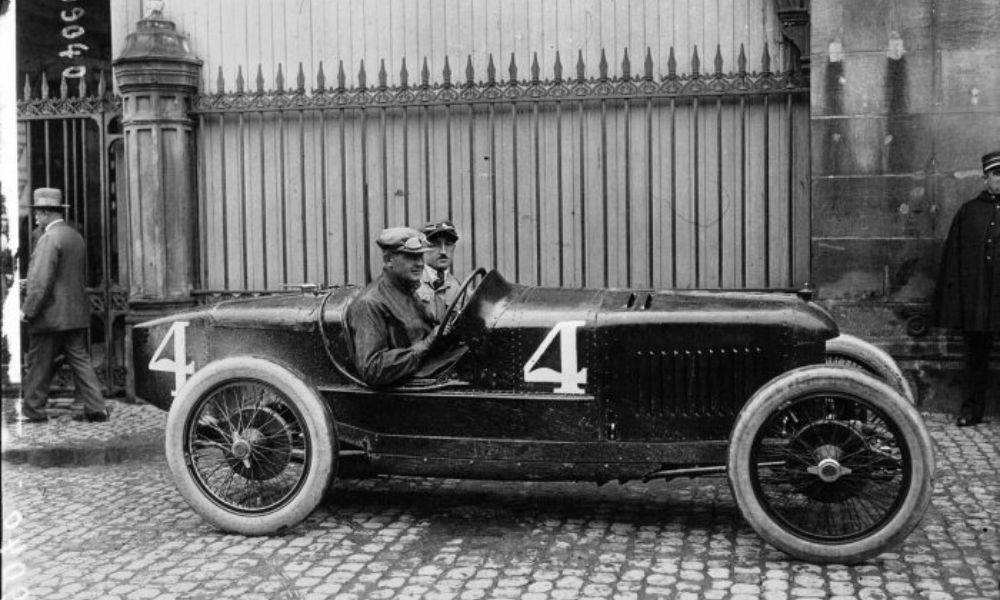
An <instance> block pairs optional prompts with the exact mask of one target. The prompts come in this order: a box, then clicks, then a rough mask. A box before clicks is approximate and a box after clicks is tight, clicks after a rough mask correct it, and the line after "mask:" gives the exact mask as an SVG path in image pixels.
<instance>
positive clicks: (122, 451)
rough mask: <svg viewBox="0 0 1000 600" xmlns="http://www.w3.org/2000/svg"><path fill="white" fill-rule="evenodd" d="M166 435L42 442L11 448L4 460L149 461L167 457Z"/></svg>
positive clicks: (40, 463) (68, 463)
mask: <svg viewBox="0 0 1000 600" xmlns="http://www.w3.org/2000/svg"><path fill="white" fill-rule="evenodd" d="M163 444H164V438H163V436H162V435H160V436H155V437H152V438H150V437H149V436H142V438H141V439H139V438H127V437H119V438H113V439H110V440H107V441H105V442H101V443H100V444H70V445H65V444H63V445H42V446H35V447H31V448H8V449H6V450H3V451H2V452H0V460H2V461H3V462H5V463H9V464H15V465H25V464H26V465H31V466H34V467H46V468H49V467H90V466H98V465H110V464H117V463H120V462H124V461H126V460H149V459H153V458H159V457H162V456H163Z"/></svg>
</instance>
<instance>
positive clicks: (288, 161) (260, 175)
mask: <svg viewBox="0 0 1000 600" xmlns="http://www.w3.org/2000/svg"><path fill="white" fill-rule="evenodd" d="M741 48H742V47H741ZM601 57H602V58H601V61H600V63H599V64H598V65H596V67H597V69H596V71H597V73H596V77H595V76H594V75H593V74H591V75H590V76H588V72H587V66H585V65H584V62H583V54H582V52H581V53H580V54H579V55H578V56H577V57H575V60H574V61H573V63H572V64H571V65H570V66H567V67H564V65H563V64H562V62H561V59H560V56H559V54H558V53H557V54H556V57H555V64H554V65H552V68H551V74H552V77H551V78H549V79H543V75H542V70H541V67H540V65H539V64H538V60H537V55H536V56H533V57H532V60H531V61H530V67H529V68H528V69H527V74H528V78H527V79H525V78H523V76H524V73H525V70H524V69H523V67H519V66H518V63H517V61H516V60H515V57H514V56H511V57H510V61H509V63H508V64H507V65H506V66H505V67H504V66H499V65H497V64H496V63H495V62H494V59H493V57H492V55H491V56H490V57H489V63H488V65H486V69H485V73H483V72H482V71H479V72H477V71H476V70H475V68H474V65H473V62H472V57H471V55H470V56H469V57H468V59H467V60H466V61H465V64H464V67H462V68H460V69H456V70H457V71H458V72H459V73H460V75H458V76H457V77H456V79H457V80H453V73H452V67H451V65H450V64H449V62H448V60H447V59H446V60H445V62H444V65H443V70H442V71H441V75H440V77H441V82H440V83H432V82H431V72H430V68H429V66H428V64H427V61H426V60H425V61H424V62H423V63H422V64H421V65H420V67H419V70H415V71H411V70H410V69H409V68H408V66H407V65H408V64H411V63H407V62H405V61H404V62H403V64H402V70H401V72H400V76H399V80H400V84H399V85H397V86H390V85H389V84H388V74H387V72H386V69H385V64H384V61H383V62H382V63H380V65H379V67H378V69H377V70H376V72H375V77H374V79H376V82H374V85H373V84H372V82H370V77H371V72H370V70H368V69H366V66H365V65H364V64H363V63H362V64H361V65H360V66H359V69H358V71H357V85H356V86H355V87H349V85H348V78H349V75H348V73H347V69H348V67H346V66H345V65H344V64H343V63H342V62H341V63H339V64H338V66H337V68H336V70H335V74H334V75H333V76H332V77H330V78H329V79H328V78H327V75H326V74H324V71H323V64H322V63H320V64H319V69H318V72H317V73H316V75H315V86H314V87H312V89H311V90H310V89H308V88H307V86H308V85H310V84H307V79H306V74H305V73H304V72H303V68H302V66H301V64H300V66H299V67H298V70H297V71H298V72H297V74H296V76H295V77H294V83H293V84H292V85H291V86H290V87H286V82H285V78H284V75H283V72H282V69H281V67H280V65H279V68H278V71H277V78H276V80H275V88H274V89H265V81H264V75H263V72H262V68H261V67H260V66H257V67H256V68H255V69H253V70H250V71H248V73H254V72H255V73H256V74H255V75H254V76H251V77H250V78H249V81H248V78H246V77H245V76H244V70H243V68H240V69H238V71H237V73H236V78H235V81H233V80H229V81H227V80H226V79H225V78H224V74H223V73H222V72H221V69H220V71H219V73H218V75H217V76H216V75H215V74H211V75H209V74H206V76H207V77H214V78H215V83H216V85H215V87H216V91H215V92H214V93H203V94H201V95H199V96H198V97H196V98H195V101H194V103H193V107H192V111H191V113H192V114H193V115H194V116H195V117H196V118H197V122H198V132H199V133H198V136H199V137H198V147H199V150H198V164H199V173H198V179H199V196H200V204H201V214H200V215H199V222H200V223H201V224H202V229H201V232H202V235H201V240H200V246H201V249H200V257H201V261H202V262H201V265H202V269H203V272H202V274H201V281H202V285H203V286H204V288H205V290H241V291H259V290H273V289H280V288H281V286H283V285H285V284H289V283H296V282H302V281H309V282H313V283H345V282H350V283H358V282H362V281H365V280H366V278H367V277H370V273H372V272H373V271H375V270H377V269H378V268H379V267H378V264H377V259H378V257H377V256H374V255H373V253H372V252H371V240H372V236H373V235H375V234H376V233H377V231H378V230H379V229H381V228H382V227H386V226H389V225H395V224H400V223H408V224H420V223H422V222H424V221H426V220H428V219H431V218H441V217H442V216H448V217H451V218H452V219H453V220H455V222H456V224H457V225H458V227H459V229H460V230H461V231H462V232H463V235H464V236H465V237H463V240H464V241H463V243H462V244H460V245H459V247H458V249H457V256H456V270H457V271H459V272H469V271H470V270H471V269H472V268H473V267H477V266H494V267H497V268H499V269H501V270H502V271H503V272H504V273H505V274H506V275H507V276H508V277H511V278H513V279H514V280H516V281H521V282H525V283H533V284H540V285H558V286H567V287H576V286H602V287H618V286H624V287H634V286H649V287H655V288H698V287H708V288H747V287H755V288H758V287H760V288H775V287H798V286H801V285H802V284H803V283H805V282H806V281H807V280H808V277H809V270H808V268H809V258H808V254H809V198H808V194H809V185H808V178H809V163H808V156H809V133H808V132H809V129H808V117H809V103H808V99H809V86H808V80H807V78H806V77H805V75H804V74H803V73H802V72H801V71H792V72H781V73H775V72H772V71H771V56H770V53H769V51H768V49H767V46H766V45H765V46H764V52H763V55H762V56H760V57H759V59H758V58H757V57H755V58H754V59H753V61H754V62H757V61H758V60H759V63H758V64H759V65H760V71H750V70H749V69H748V63H749V62H750V61H749V60H748V59H747V57H746V56H745V54H744V53H743V52H742V50H741V52H740V54H739V56H738V59H737V61H736V64H735V65H731V66H730V69H731V70H729V71H728V72H727V71H725V70H724V64H723V58H722V53H721V48H719V47H717V48H715V49H714V51H713V52H712V59H711V60H710V63H709V64H710V66H709V67H708V68H707V69H706V68H703V67H702V60H701V58H700V56H699V53H698V49H697V47H695V48H694V49H693V51H692V53H691V56H690V60H677V59H676V58H675V56H674V52H673V50H672V49H671V52H670V55H669V60H668V61H667V63H666V64H665V65H661V66H660V68H661V69H664V67H665V69H664V70H665V72H663V73H661V74H657V72H656V68H655V65H654V64H653V59H652V55H651V52H650V51H649V49H646V52H645V53H644V56H643V57H642V58H641V59H640V60H639V61H637V62H638V65H637V68H634V67H633V63H632V60H631V59H630V57H629V54H628V52H627V51H626V52H625V53H624V55H623V56H622V59H621V69H620V72H621V76H616V77H612V76H611V75H610V74H609V71H610V69H609V63H608V60H607V57H606V55H605V54H604V53H603V52H602V55H601ZM707 62H708V61H707ZM683 63H686V65H685V64H683ZM594 66H595V65H590V69H591V73H593V70H594ZM685 70H686V71H687V72H686V73H685V72H684V71H685ZM504 71H506V73H504ZM484 74H485V76H486V78H485V81H484V80H482V79H481V77H482V76H483V75H484ZM504 76H506V79H502V78H503V77H504ZM411 79H418V81H414V82H413V83H411ZM233 84H235V85H233ZM331 84H332V85H331Z"/></svg>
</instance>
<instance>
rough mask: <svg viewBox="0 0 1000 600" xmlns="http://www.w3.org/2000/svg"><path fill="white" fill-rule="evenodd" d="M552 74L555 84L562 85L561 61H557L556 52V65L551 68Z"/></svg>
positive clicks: (557, 54) (557, 53)
mask: <svg viewBox="0 0 1000 600" xmlns="http://www.w3.org/2000/svg"><path fill="white" fill-rule="evenodd" d="M552 72H553V73H554V74H555V78H556V83H562V75H563V65H562V60H560V59H559V51H558V50H556V64H554V65H553V66H552Z"/></svg>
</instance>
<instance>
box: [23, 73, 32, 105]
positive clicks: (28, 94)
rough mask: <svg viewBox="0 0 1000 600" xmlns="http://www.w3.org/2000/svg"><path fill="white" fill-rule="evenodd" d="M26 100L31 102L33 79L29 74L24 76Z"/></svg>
mask: <svg viewBox="0 0 1000 600" xmlns="http://www.w3.org/2000/svg"><path fill="white" fill-rule="evenodd" d="M24 99H25V100H31V79H30V78H29V77H28V74H27V73H25V74H24Z"/></svg>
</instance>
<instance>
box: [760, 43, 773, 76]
mask: <svg viewBox="0 0 1000 600" xmlns="http://www.w3.org/2000/svg"><path fill="white" fill-rule="evenodd" d="M760 62H761V68H762V69H763V71H762V72H763V73H764V74H767V75H770V74H771V51H770V49H768V47H767V42H764V56H763V57H762V58H761V61H760Z"/></svg>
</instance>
